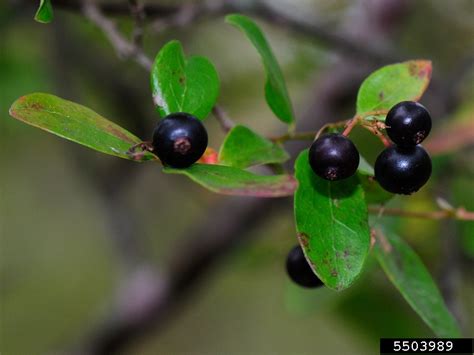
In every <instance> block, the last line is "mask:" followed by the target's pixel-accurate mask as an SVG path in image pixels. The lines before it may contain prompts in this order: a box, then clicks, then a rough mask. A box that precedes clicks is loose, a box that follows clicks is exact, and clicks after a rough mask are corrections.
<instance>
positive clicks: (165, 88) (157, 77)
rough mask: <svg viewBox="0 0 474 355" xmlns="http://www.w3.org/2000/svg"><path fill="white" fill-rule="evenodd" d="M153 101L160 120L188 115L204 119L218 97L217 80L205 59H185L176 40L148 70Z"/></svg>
mask: <svg viewBox="0 0 474 355" xmlns="http://www.w3.org/2000/svg"><path fill="white" fill-rule="evenodd" d="M151 89H152V95H153V102H154V103H155V105H156V106H157V107H158V110H159V112H160V115H161V116H162V117H164V116H166V115H168V114H170V113H173V112H187V113H190V114H192V115H194V116H196V117H197V118H199V119H201V120H203V119H205V118H206V117H207V116H208V115H209V113H210V112H211V110H212V107H213V106H214V105H215V103H216V100H217V96H218V95H219V77H218V75H217V71H216V69H215V68H214V65H213V64H212V63H211V62H210V61H209V60H208V59H207V58H204V57H197V56H193V57H189V58H188V59H186V58H185V57H184V53H183V47H182V46H181V43H180V42H178V41H170V42H168V43H167V44H166V45H165V46H163V48H161V50H160V52H159V53H158V55H157V56H156V59H155V62H154V63H153V67H152V70H151Z"/></svg>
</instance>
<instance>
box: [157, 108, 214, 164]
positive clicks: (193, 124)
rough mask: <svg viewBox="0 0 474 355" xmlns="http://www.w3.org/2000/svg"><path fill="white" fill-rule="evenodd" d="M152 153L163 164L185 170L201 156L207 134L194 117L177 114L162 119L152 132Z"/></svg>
mask: <svg viewBox="0 0 474 355" xmlns="http://www.w3.org/2000/svg"><path fill="white" fill-rule="evenodd" d="M152 145H153V153H155V154H156V155H157V156H158V158H160V160H161V161H162V163H163V164H165V165H169V166H171V167H173V168H187V167H188V166H190V165H192V164H193V163H195V162H196V161H197V160H199V158H200V157H201V156H202V155H203V153H204V151H205V150H206V147H207V132H206V129H205V128H204V126H203V124H202V123H201V121H200V120H198V119H197V118H196V117H194V116H192V115H190V114H187V113H183V112H177V113H172V114H170V115H168V116H166V117H165V118H163V119H162V120H161V121H160V122H159V123H158V125H157V126H156V128H155V131H154V132H153V142H152Z"/></svg>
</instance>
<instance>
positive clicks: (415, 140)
mask: <svg viewBox="0 0 474 355" xmlns="http://www.w3.org/2000/svg"><path fill="white" fill-rule="evenodd" d="M385 125H386V126H387V128H386V131H387V134H388V136H389V137H390V139H391V140H392V141H393V142H394V143H395V144H397V145H399V146H403V147H410V146H415V145H417V144H420V143H421V142H423V140H424V139H425V138H426V137H427V136H428V134H429V133H430V131H431V116H430V113H429V112H428V110H427V109H426V108H425V107H424V106H423V105H421V104H419V103H418V102H413V101H403V102H400V103H398V104H396V105H395V106H393V107H392V108H391V109H390V111H389V112H388V114H387V118H386V119H385Z"/></svg>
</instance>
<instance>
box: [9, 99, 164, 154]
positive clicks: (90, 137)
mask: <svg viewBox="0 0 474 355" xmlns="http://www.w3.org/2000/svg"><path fill="white" fill-rule="evenodd" d="M10 115H11V116H12V117H14V118H16V119H18V120H20V121H23V122H25V123H27V124H29V125H32V126H34V127H37V128H40V129H42V130H45V131H47V132H50V133H53V134H55V135H57V136H60V137H62V138H65V139H68V140H70V141H73V142H76V143H79V144H82V145H84V146H86V147H89V148H92V149H95V150H97V151H99V152H102V153H106V154H110V155H114V156H117V157H120V158H124V159H131V160H134V161H137V160H135V159H132V158H131V157H130V156H129V155H127V151H128V150H129V149H130V147H132V146H133V145H135V144H138V143H140V142H141V139H139V138H138V137H136V136H134V135H133V134H132V133H130V132H128V131H127V130H125V129H123V128H122V127H120V126H118V125H116V124H115V123H113V122H111V121H109V120H107V119H105V118H104V117H102V116H100V115H99V114H98V113H96V112H94V111H92V110H91V109H89V108H87V107H85V106H82V105H79V104H76V103H74V102H71V101H68V100H64V99H62V98H60V97H57V96H54V95H50V94H43V93H34V94H30V95H26V96H22V97H20V98H19V99H18V100H16V101H15V102H14V103H13V105H12V106H11V108H10ZM153 159H156V158H155V156H154V155H153V154H150V153H145V154H144V155H143V157H142V158H141V159H140V160H138V161H146V160H153Z"/></svg>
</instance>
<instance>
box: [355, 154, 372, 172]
mask: <svg viewBox="0 0 474 355" xmlns="http://www.w3.org/2000/svg"><path fill="white" fill-rule="evenodd" d="M357 171H358V172H359V173H361V174H362V175H368V176H374V168H373V167H372V165H370V164H369V162H368V161H367V160H365V158H364V157H363V156H362V155H361V156H360V160H359V166H358V167H357Z"/></svg>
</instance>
